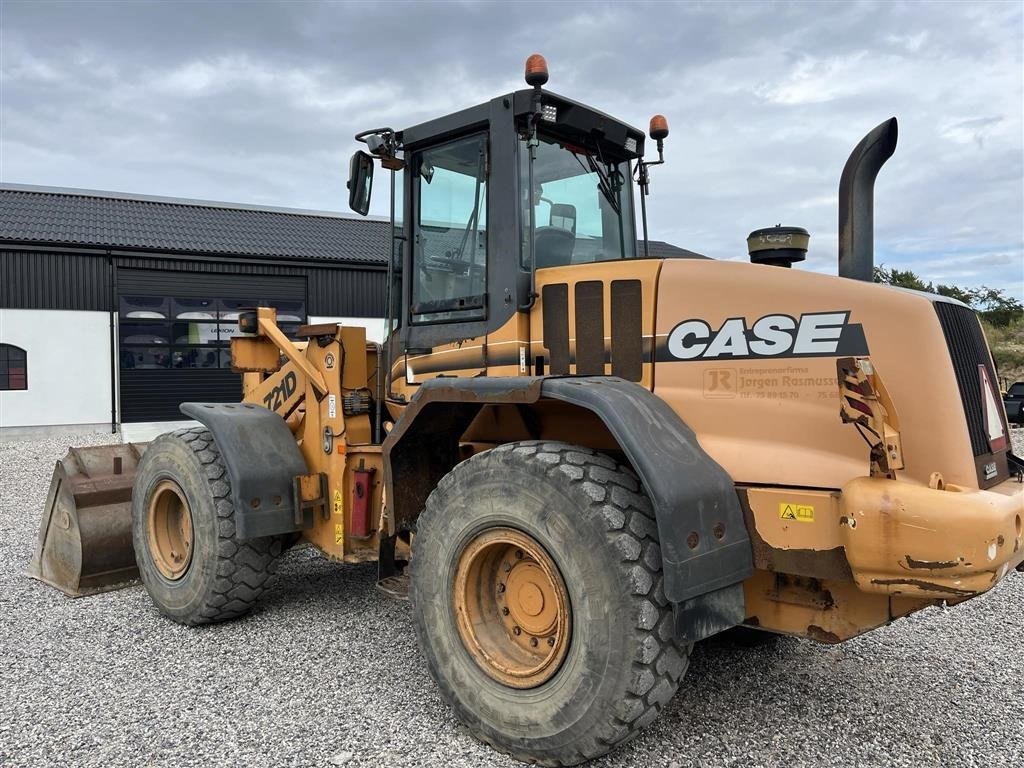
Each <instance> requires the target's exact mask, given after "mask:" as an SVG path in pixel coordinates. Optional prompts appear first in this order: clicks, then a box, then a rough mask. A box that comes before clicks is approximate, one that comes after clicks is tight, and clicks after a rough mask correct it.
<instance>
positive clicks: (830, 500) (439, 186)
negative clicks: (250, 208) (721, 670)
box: [33, 55, 1024, 765]
mask: <svg viewBox="0 0 1024 768" xmlns="http://www.w3.org/2000/svg"><path fill="white" fill-rule="evenodd" d="M547 79H548V73H547V66H546V63H545V61H544V60H543V57H540V56H539V55H534V56H531V57H530V58H529V60H528V61H527V66H526V83H527V86H528V87H527V88H525V89H523V90H519V91H516V92H514V93H509V94H506V95H501V96H498V97H497V98H495V99H492V100H491V101H489V102H487V103H484V104H480V105H477V106H474V107H471V108H469V109H465V110H462V111H460V112H456V113H454V114H450V115H447V116H444V117H440V118H438V119H435V120H430V121H428V122H425V123H422V124H420V125H415V126H412V127H410V128H406V129H404V130H397V131H396V130H392V129H390V128H380V129H373V130H369V131H366V132H363V133H361V134H359V135H358V136H357V137H356V138H357V139H358V140H359V141H361V142H363V143H364V144H365V145H366V151H363V150H360V151H359V152H357V153H356V154H355V155H354V156H353V158H352V161H351V163H350V169H349V170H350V180H349V204H350V206H351V207H352V208H353V210H355V211H356V212H358V213H359V214H362V215H366V213H367V211H368V208H369V202H370V197H371V192H372V180H373V171H374V167H375V165H376V164H379V165H380V166H381V168H382V169H384V170H385V171H387V172H388V173H389V175H390V181H391V187H392V189H391V219H392V222H393V228H392V231H393V249H392V257H391V259H390V262H389V267H388V292H387V310H386V313H387V319H386V324H387V332H386V338H385V341H384V342H383V344H381V345H377V344H368V343H367V341H366V337H365V331H364V330H363V329H362V328H349V327H344V326H341V325H336V324H326V325H307V326H305V327H303V328H301V329H300V331H299V333H298V338H297V339H292V338H288V337H287V336H286V335H285V333H283V332H282V330H281V328H280V327H279V326H278V324H277V322H276V319H275V312H274V310H273V309H272V308H269V307H256V308H253V309H252V310H250V311H245V312H243V313H242V314H241V315H240V317H239V320H238V334H237V335H236V336H235V337H234V338H233V339H232V341H231V355H232V365H233V368H234V370H235V371H237V372H240V373H241V374H242V376H241V378H242V389H243V396H242V398H241V402H239V403H236V404H215V403H184V404H182V405H181V410H182V412H183V413H184V414H185V415H186V416H187V417H189V418H190V419H193V420H195V422H197V423H198V424H199V426H196V427H195V428H192V429H182V430H178V431H175V432H170V433H167V434H164V435H161V436H160V437H158V438H156V439H155V440H154V441H152V442H151V443H149V444H148V445H123V446H111V447H105V448H104V447H101V448H89V449H73V450H72V451H71V452H70V453H69V455H68V457H66V458H65V459H64V460H63V461H62V462H60V463H58V466H57V469H56V472H55V475H54V480H53V485H52V487H51V492H50V497H49V499H48V501H47V506H48V509H47V510H46V513H45V515H44V520H43V525H42V528H41V531H40V538H39V545H38V551H37V553H36V557H35V560H34V562H33V574H34V575H35V576H36V577H37V578H40V579H42V580H44V581H48V582H49V583H51V584H54V585H55V586H58V587H60V588H62V589H64V590H65V591H66V592H68V593H70V594H86V593H89V592H93V591H97V590H102V589H109V588H112V587H114V586H118V585H120V584H123V583H125V582H130V581H131V580H132V579H133V578H140V577H141V580H142V583H143V584H144V585H145V588H146V589H147V591H148V592H149V595H150V596H151V598H152V600H153V602H154V603H155V604H156V606H157V607H158V608H159V610H160V611H161V612H162V613H163V614H165V615H166V616H167V617H169V618H170V619H172V620H174V621H177V622H181V623H183V624H189V625H198V624H206V623H211V622H217V621H223V620H226V619H231V618H235V617H237V616H241V615H243V614H245V613H246V612H247V611H249V610H250V609H251V608H252V607H253V605H254V603H255V602H256V601H257V600H258V598H259V596H260V594H261V593H262V592H263V591H264V590H265V589H266V588H267V586H268V584H269V582H270V579H271V577H272V575H273V573H274V569H275V562H276V561H277V559H278V557H279V556H280V555H281V553H282V552H284V551H285V550H286V549H287V548H288V547H290V546H293V545H295V544H297V543H299V542H307V543H308V544H310V545H312V546H314V547H316V548H317V549H318V550H320V551H321V552H322V553H323V554H324V555H325V556H327V557H328V558H331V559H333V560H337V561H339V562H342V563H358V562H364V561H376V562H377V563H378V569H379V579H380V581H379V586H380V588H381V589H382V590H383V591H385V592H386V593H388V594H391V595H394V596H398V597H403V596H408V597H410V598H411V601H412V608H413V615H414V620H415V627H416V632H417V635H418V638H419V642H420V646H421V648H422V652H423V656H424V658H425V660H426V663H427V664H428V666H429V668H430V671H431V673H432V675H433V677H434V679H435V680H436V682H437V685H438V687H439V688H440V691H441V693H442V694H443V697H444V698H445V699H446V700H447V702H448V703H449V704H450V705H451V707H452V709H453V711H454V713H455V716H456V717H458V718H459V719H460V720H461V721H462V722H463V723H465V724H466V725H467V726H468V728H469V730H470V731H471V732H472V733H473V734H474V735H475V736H476V737H477V738H479V739H480V740H482V741H484V742H486V743H488V744H490V745H492V746H493V747H494V748H496V749H498V750H500V751H502V752H505V753H508V754H510V755H512V756H514V757H516V758H518V759H520V760H524V761H530V762H537V763H541V764H544V765H573V764H577V763H581V762H584V761H586V760H588V759H590V758H594V757H597V756H599V755H601V754H603V753H606V752H608V751H609V750H612V749H613V748H615V746H616V745H618V744H619V743H621V742H623V741H625V740H627V739H629V738H631V737H632V736H634V735H635V734H636V733H637V732H638V731H639V730H640V729H642V728H643V727H644V726H646V725H647V724H649V723H650V722H651V721H652V720H654V719H655V718H656V717H657V715H658V713H659V712H660V711H661V709H662V708H663V707H664V706H665V705H666V704H667V703H668V701H669V699H670V698H671V697H672V696H673V694H674V693H675V692H676V689H677V687H678V686H679V684H680V680H681V679H682V677H683V675H684V674H685V673H686V670H687V665H688V659H689V654H690V651H691V649H692V647H693V644H694V643H695V642H698V641H700V640H703V639H705V638H708V637H710V636H712V635H714V634H717V633H721V632H724V631H727V630H732V629H733V628H736V627H743V628H746V630H748V631H754V632H758V633H765V634H764V636H765V637H771V636H775V635H790V636H795V637H802V638H808V639H810V640H813V641H817V642H822V643H840V642H843V641H845V640H848V639H850V638H853V637H856V636H857V635H860V634H862V633H864V632H867V631H869V630H872V629H875V628H877V627H881V626H884V625H886V624H888V623H890V622H892V621H894V620H895V619H898V618H900V617H903V616H907V615H909V614H911V613H913V612H915V611H919V610H921V609H923V608H926V607H928V606H937V605H956V604H958V603H961V602H963V601H965V600H969V599H971V598H973V597H976V596H978V595H980V594H983V593H985V592H987V591H988V590H990V589H992V587H993V586H994V585H995V584H997V583H998V582H999V581H1000V580H1001V579H1003V578H1004V577H1005V576H1007V574H1008V573H1009V572H1010V571H1013V570H1014V569H1017V570H1021V567H1022V566H1021V563H1022V561H1024V540H1022V537H1024V533H1022V518H1024V485H1022V484H1021V478H1022V466H1024V465H1022V463H1021V461H1020V459H1018V458H1017V457H1015V456H1013V455H1012V451H1011V448H1010V445H1009V444H1008V442H1007V435H1008V427H1007V422H1006V416H1005V413H1004V411H1003V408H1002V404H1001V400H1000V398H999V395H998V392H997V390H996V381H997V379H996V375H995V374H996V372H995V368H994V365H993V362H992V358H991V355H990V354H989V350H988V348H987V346H986V342H985V339H984V336H983V335H982V331H981V327H980V325H979V322H978V319H977V317H976V316H975V314H974V312H972V311H971V309H970V308H968V307H967V306H965V305H964V304H961V303H959V302H957V301H954V300H951V299H947V298H944V297H941V296H933V295H926V294H923V293H919V292H914V291H906V290H899V289H894V288H891V287H888V286H881V285H876V284H873V283H872V282H871V278H872V268H873V263H872V261H873V254H872V249H873V244H872V241H873V233H872V229H873V222H872V210H873V188H874V182H875V177H876V175H877V174H878V172H879V169H880V168H881V167H882V165H883V164H884V163H885V161H886V160H887V159H888V157H889V156H891V155H892V153H893V151H894V150H895V146H896V137H897V126H896V120H895V118H894V119H891V120H888V121H886V122H884V123H882V124H881V125H879V126H878V127H877V128H875V129H874V130H872V131H871V132H870V133H868V134H867V136H865V137H864V139H863V140H862V141H861V142H860V143H859V144H858V145H857V146H856V148H855V149H854V151H853V153H852V154H851V156H850V158H849V160H848V162H847V164H846V167H845V169H844V171H843V174H842V178H841V180H840V185H839V206H840V209H839V235H840V237H839V250H838V269H839V276H828V275H822V274H816V273H812V272H809V271H801V270H796V269H792V268H791V267H792V265H793V264H794V263H796V262H798V261H800V260H801V259H803V258H804V254H805V253H806V250H807V245H808V237H809V235H808V233H807V232H806V231H805V230H803V229H800V228H798V227H781V226H779V227H769V228H767V229H764V230H758V231H757V232H754V233H752V234H751V235H750V237H749V238H748V248H749V253H750V261H751V262H752V263H740V262H735V261H715V260H710V259H704V258H668V257H659V258H654V257H652V256H651V255H650V245H649V241H648V239H647V222H646V218H647V217H646V203H645V198H646V196H647V194H648V192H649V186H650V169H651V167H652V166H656V165H657V164H659V163H660V162H662V161H663V157H664V154H663V148H664V141H665V139H666V137H667V136H668V124H667V122H666V121H665V119H664V118H663V117H661V116H656V117H655V118H654V119H652V121H651V126H650V131H649V134H648V135H646V136H645V134H644V133H643V132H642V131H640V130H637V129H635V128H633V127H631V126H629V125H626V124H625V123H623V122H621V121H619V120H616V119H615V118H613V117H611V116H609V115H606V114H603V113H602V112H599V111H597V110H595V109H592V108H591V107H588V106H585V105H583V104H580V103H578V102H575V101H573V100H571V99H568V98H565V97H563V96H560V95H557V94H555V93H553V92H551V91H549V90H546V89H545V88H544V87H543V86H544V85H545V84H546V82H547ZM648 139H650V141H652V142H654V143H655V146H656V151H657V158H658V159H657V160H653V159H651V160H647V159H645V144H646V143H647V140H648ZM636 199H639V201H640V203H641V210H640V219H641V225H642V232H641V233H640V235H639V237H638V234H637V232H636V229H637V225H636V219H637V216H636V212H635V210H634V200H636ZM950 404H953V405H952V407H951V406H950Z"/></svg>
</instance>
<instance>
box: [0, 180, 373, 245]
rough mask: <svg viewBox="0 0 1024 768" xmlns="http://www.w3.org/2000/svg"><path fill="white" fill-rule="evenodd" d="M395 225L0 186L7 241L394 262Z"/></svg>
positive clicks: (0, 224)
mask: <svg viewBox="0 0 1024 768" xmlns="http://www.w3.org/2000/svg"><path fill="white" fill-rule="evenodd" d="M389 226H390V225H389V223H388V222H387V221H385V220H383V219H378V218H367V219H356V218H351V217H348V216H342V215H340V214H337V213H330V212H325V211H304V210H300V209H288V208H270V207H265V206H255V205H236V204H230V203H217V202H211V201H205V200H182V199H176V198H162V197H149V196H143V195H129V194H122V193H118V192H99V191H93V190H78V189H60V188H52V187H35V186H29V185H13V184H2V185H0V240H2V241H8V242H16V243H32V244H47V245H50V244H56V245H72V246H91V247H101V248H117V249H140V250H146V251H158V252H171V253H197V254H224V255H236V256H254V257H264V258H283V259H312V260H320V261H341V262H348V263H353V264H367V265H370V264H372V265H380V264H387V258H388V250H389V245H390V242H389V240H390V238H389Z"/></svg>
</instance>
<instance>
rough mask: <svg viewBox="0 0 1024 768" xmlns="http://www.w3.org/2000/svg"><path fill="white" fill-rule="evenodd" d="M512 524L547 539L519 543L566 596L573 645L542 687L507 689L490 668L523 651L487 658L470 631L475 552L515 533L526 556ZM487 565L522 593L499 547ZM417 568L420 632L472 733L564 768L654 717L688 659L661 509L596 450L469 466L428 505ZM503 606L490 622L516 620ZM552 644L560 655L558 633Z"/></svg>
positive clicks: (496, 452) (562, 449) (541, 447)
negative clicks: (470, 564) (675, 612)
mask: <svg viewBox="0 0 1024 768" xmlns="http://www.w3.org/2000/svg"><path fill="white" fill-rule="evenodd" d="M509 531H514V532H519V533H521V534H523V535H524V536H525V537H527V540H528V541H529V542H532V543H533V544H536V545H537V547H540V548H541V549H536V548H535V549H533V553H532V554H531V552H530V547H532V546H533V544H528V545H527V546H524V547H520V550H526V552H525V559H526V561H528V562H529V564H530V566H531V567H534V563H537V567H541V566H543V567H544V568H547V565H549V564H550V563H553V564H554V566H555V567H556V568H557V571H558V573H557V578H554V579H553V580H552V582H553V583H554V584H555V585H558V584H562V585H564V588H565V590H566V592H567V595H568V604H569V613H568V616H569V618H568V619H567V622H568V626H569V628H570V629H571V639H570V640H569V643H568V649H567V650H566V651H565V652H564V654H563V655H561V656H559V657H558V658H557V664H558V666H557V669H554V670H553V671H552V672H551V673H550V674H546V675H545V674H542V675H540V678H539V680H540V681H539V682H536V679H534V678H526V681H527V682H529V683H530V685H532V687H524V686H523V685H522V684H520V685H519V686H518V687H517V686H515V685H509V684H503V683H502V682H500V680H499V678H500V677H501V676H502V674H501V671H500V670H499V671H498V673H496V672H495V670H494V669H490V668H489V667H488V664H490V665H491V666H494V662H493V661H490V659H491V658H498V659H499V662H500V661H503V659H507V658H512V657H514V654H513V655H512V656H506V657H501V656H500V655H498V654H491V655H487V654H481V653H480V652H479V649H478V648H476V649H475V650H471V648H474V646H473V645H472V644H469V645H467V642H466V641H465V640H464V639H463V638H464V637H465V636H466V631H465V624H466V622H465V615H466V613H467V611H466V608H465V603H466V602H467V601H466V600H464V599H463V598H461V597H460V595H464V594H465V591H464V589H463V585H464V583H465V576H464V575H463V574H464V573H466V572H467V569H466V567H465V565H464V563H465V561H466V558H467V557H471V556H472V555H473V553H474V552H476V551H479V549H480V547H481V546H482V545H486V544H487V543H488V542H489V541H492V540H493V537H495V536H498V537H503V539H502V540H503V541H508V540H511V541H513V549H512V550H511V552H512V556H511V558H515V557H519V558H523V556H524V552H523V551H520V552H518V553H516V551H515V546H516V545H515V543H514V542H515V535H511V536H510V534H509ZM503 558H504V559H503ZM546 558H549V559H546ZM482 562H483V565H482V566H481V567H480V568H477V569H476V570H477V571H487V570H488V568H489V569H490V573H491V574H492V575H493V574H496V576H495V578H497V579H498V580H499V582H497V584H498V592H499V593H504V592H505V589H503V587H504V586H505V584H504V582H505V581H507V582H508V589H509V592H511V590H512V587H513V582H514V581H515V578H514V576H515V571H514V570H513V569H514V568H518V567H519V566H518V565H515V564H514V563H515V561H514V559H510V558H509V557H508V556H504V555H503V550H500V549H499V550H497V554H496V555H495V557H494V558H492V559H490V560H488V559H486V558H485V559H484V560H483V561H482ZM411 570H412V577H411V590H412V592H411V596H412V603H413V611H414V616H415V621H416V631H417V635H418V637H419V641H420V646H421V647H422V649H423V653H424V655H425V656H426V659H427V664H428V666H429V668H430V671H431V673H432V674H433V676H434V679H435V680H436V681H437V683H438V686H439V688H440V690H441V693H442V695H443V697H444V698H445V699H446V700H447V702H448V703H449V704H450V705H451V706H452V708H453V709H454V711H455V714H456V716H457V717H458V718H459V719H460V720H461V721H462V722H463V723H465V724H466V726H467V727H468V728H469V730H470V731H471V732H472V734H473V735H474V736H476V737H477V738H478V739H480V740H481V741H483V742H485V743H487V744H490V745H491V746H493V747H494V748H496V749H498V750H500V751H502V752H505V753H507V754H510V755H512V756H513V757H515V758H517V759H519V760H524V761H528V762H537V763H541V764H543V765H550V766H565V765H576V764H578V763H581V762H584V761H585V760H588V759H591V758H594V757H597V756H599V755H602V754H605V753H606V752H608V751H610V750H611V749H613V748H614V747H615V746H616V745H618V744H620V743H622V742H624V741H626V740H628V739H630V738H632V737H633V736H634V735H636V733H637V732H639V731H640V729H642V728H643V727H645V726H646V725H648V724H649V723H650V722H652V721H653V720H654V719H655V718H656V717H657V715H658V713H659V712H660V711H661V709H662V708H663V707H664V706H665V704H666V703H668V701H669V700H670V699H671V698H672V696H673V695H674V694H675V692H676V689H677V688H678V686H679V681H680V680H681V679H682V677H683V675H684V674H685V672H686V669H687V666H688V665H689V650H690V648H689V646H686V645H682V644H680V643H677V642H676V640H675V636H674V626H673V617H672V608H671V605H670V604H669V602H668V601H667V600H666V599H665V595H664V591H663V588H662V573H661V548H660V545H659V541H658V530H657V525H656V524H655V521H654V515H653V512H652V509H651V504H650V502H649V501H648V499H647V497H646V496H645V495H644V493H643V491H642V489H641V486H640V483H639V481H638V480H637V477H636V475H635V474H634V473H633V472H632V471H631V470H630V469H629V468H627V467H625V466H623V465H621V464H618V463H617V462H615V461H614V460H613V459H611V458H609V457H608V456H605V455H603V454H600V453H597V452H595V451H592V450H590V449H587V448H581V447H578V446H573V445H569V444H567V443H555V442H538V441H528V442H519V443H510V444H507V445H503V446H499V447H497V448H494V449H492V450H490V451H486V452H484V453H481V454H477V455H476V456H473V457H472V458H470V459H468V460H466V461H464V462H463V463H461V464H460V465H458V466H457V467H456V468H455V469H453V470H452V471H451V472H450V473H449V474H448V475H446V476H445V478H444V479H443V480H442V481H441V482H440V483H439V484H438V487H437V488H436V489H435V490H434V492H433V493H432V494H431V495H430V497H429V499H428V500H427V504H426V509H425V510H424V512H423V514H422V515H421V516H420V518H419V522H418V524H417V530H416V535H415V537H414V538H413V556H412V559H411ZM468 572H470V573H473V572H474V571H473V570H472V569H469V571H468ZM503 574H505V575H503ZM538 583H539V582H538ZM483 586H484V588H483V589H481V595H483V596H484V597H486V596H487V594H489V593H488V592H487V588H486V584H485V585H483ZM529 589H532V587H531V588H529ZM555 592H557V589H556V590H555ZM552 594H554V592H552ZM535 595H536V592H535V591H534V592H532V593H529V594H528V595H527V596H528V597H530V598H531V599H532V598H533V597H535ZM492 602H493V601H490V600H481V601H478V602H477V603H474V606H473V610H472V611H471V612H470V613H472V616H473V618H474V619H476V620H478V621H477V624H476V626H477V627H483V625H482V624H481V623H480V621H479V620H480V618H481V616H482V617H483V620H484V621H487V620H488V619H487V616H486V611H481V610H479V608H480V606H481V605H490V604H491V603H492ZM524 604H525V603H524ZM502 605H503V603H501V602H498V603H497V606H498V614H499V615H498V616H497V618H496V619H490V621H491V623H492V625H500V624H501V623H502V622H503V621H506V619H503V618H502V616H501V611H502V610H503V609H502V608H501V606H502ZM514 610H515V609H514V608H513V614H514ZM538 610H539V608H538ZM460 617H462V618H461V619H460ZM460 621H461V624H460ZM460 627H461V629H460ZM494 634H495V633H494V631H491V630H488V629H486V628H481V629H480V630H479V635H480V636H481V637H483V638H485V639H486V638H493V637H494ZM516 635H517V636H518V635H519V633H516ZM516 639H517V640H521V639H522V638H521V637H517V638H516ZM550 640H551V642H550V643H548V644H549V645H550V647H551V648H552V649H553V651H552V652H553V653H554V652H555V651H558V646H559V645H560V642H561V641H560V630H556V631H552V632H551V637H550ZM531 642H532V640H531ZM544 644H545V643H544V641H543V639H542V642H541V644H540V645H541V650H543V646H544ZM499 666H500V664H499Z"/></svg>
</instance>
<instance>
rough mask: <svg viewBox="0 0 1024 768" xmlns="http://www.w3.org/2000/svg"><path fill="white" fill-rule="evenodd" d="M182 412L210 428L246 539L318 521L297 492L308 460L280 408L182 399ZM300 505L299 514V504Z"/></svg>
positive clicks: (241, 533)
mask: <svg viewBox="0 0 1024 768" xmlns="http://www.w3.org/2000/svg"><path fill="white" fill-rule="evenodd" d="M181 412H182V413H184V414H185V415H186V416H189V417H191V418H193V419H195V420H196V421H198V422H200V423H201V424H202V425H203V426H205V427H206V428H207V429H209V430H210V433H211V434H212V435H213V440H214V442H215V443H216V444H217V449H218V450H219V451H220V455H221V458H223V459H224V464H225V466H226V467H227V470H228V478H229V479H230V480H231V501H232V503H233V504H234V507H235V527H236V531H237V535H238V536H239V538H242V539H254V538H259V537H261V536H276V535H280V534H284V533H293V532H296V531H302V530H305V529H308V528H311V527H312V526H313V510H312V508H309V507H304V508H302V505H301V504H300V503H299V500H298V499H296V498H294V495H295V493H294V487H295V483H294V481H295V478H296V477H297V476H299V475H305V474H306V462H305V460H304V459H303V458H302V453H301V452H300V451H299V446H298V445H297V444H296V442H295V437H294V436H293V435H292V433H291V430H290V429H288V425H287V424H286V423H285V421H284V419H282V418H281V417H280V416H279V415H278V414H276V413H274V412H273V411H268V410H267V409H266V408H263V407H261V406H258V405H251V404H249V403H182V404H181ZM297 507H299V508H301V512H302V514H301V519H298V520H297V515H296V512H295V510H296V508H297Z"/></svg>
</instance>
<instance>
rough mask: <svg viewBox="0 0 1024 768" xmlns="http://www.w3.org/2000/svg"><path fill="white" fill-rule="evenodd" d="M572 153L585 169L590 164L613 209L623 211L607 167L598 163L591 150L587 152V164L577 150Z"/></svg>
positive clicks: (603, 193)
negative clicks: (584, 163) (620, 208)
mask: <svg viewBox="0 0 1024 768" xmlns="http://www.w3.org/2000/svg"><path fill="white" fill-rule="evenodd" d="M597 151H598V153H600V151H601V150H600V148H598V150H597ZM572 154H573V157H575V158H576V162H578V163H579V164H580V166H581V167H582V168H583V169H584V170H586V169H587V167H588V166H589V168H590V172H591V173H595V174H597V188H598V189H600V190H601V194H602V195H604V199H605V200H607V201H608V205H610V206H611V207H612V210H613V211H615V212H616V213H621V211H620V210H619V197H618V194H617V192H618V189H617V188H616V185H614V184H613V182H612V180H611V174H609V173H608V171H607V170H606V169H604V168H602V167H601V166H600V165H599V164H598V162H597V160H595V159H594V156H593V155H592V154H590V153H589V152H587V154H586V158H587V165H583V161H582V160H580V156H579V155H578V154H576V153H575V152H573V153H572ZM601 162H602V163H603V162H604V158H601Z"/></svg>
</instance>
